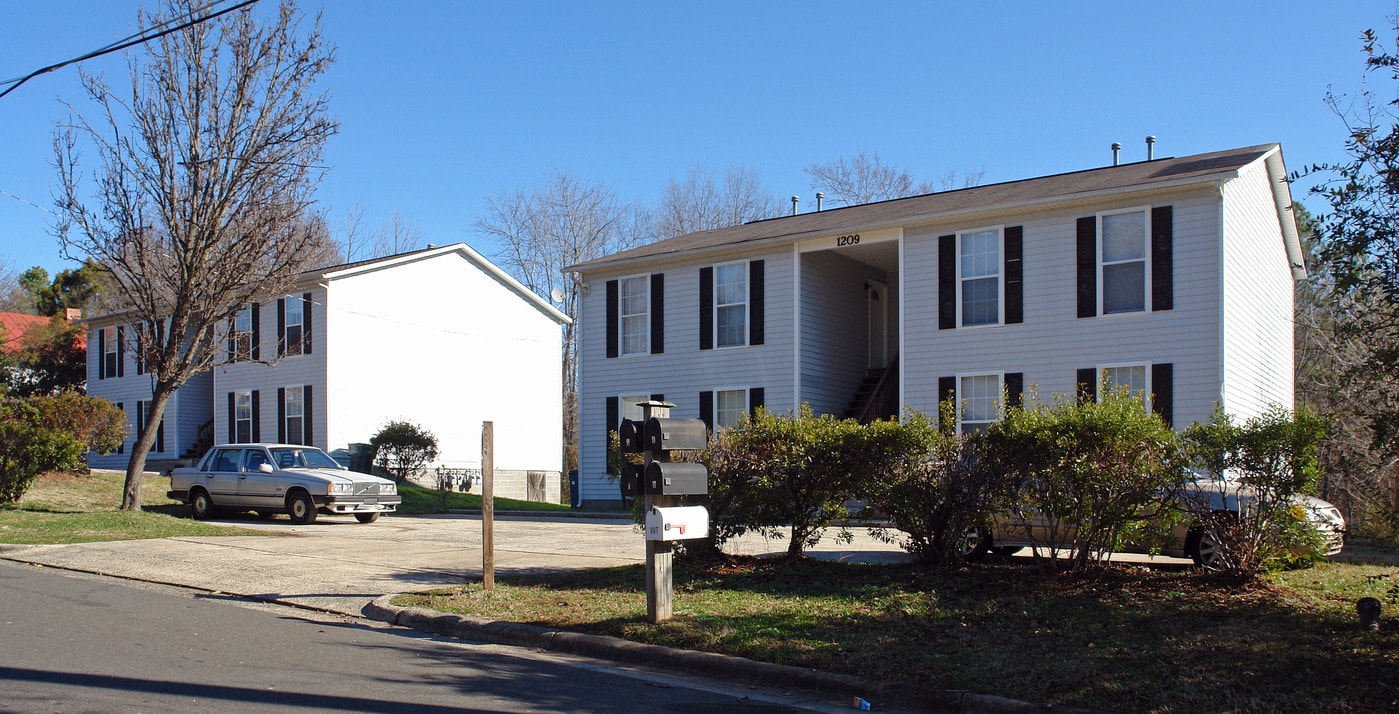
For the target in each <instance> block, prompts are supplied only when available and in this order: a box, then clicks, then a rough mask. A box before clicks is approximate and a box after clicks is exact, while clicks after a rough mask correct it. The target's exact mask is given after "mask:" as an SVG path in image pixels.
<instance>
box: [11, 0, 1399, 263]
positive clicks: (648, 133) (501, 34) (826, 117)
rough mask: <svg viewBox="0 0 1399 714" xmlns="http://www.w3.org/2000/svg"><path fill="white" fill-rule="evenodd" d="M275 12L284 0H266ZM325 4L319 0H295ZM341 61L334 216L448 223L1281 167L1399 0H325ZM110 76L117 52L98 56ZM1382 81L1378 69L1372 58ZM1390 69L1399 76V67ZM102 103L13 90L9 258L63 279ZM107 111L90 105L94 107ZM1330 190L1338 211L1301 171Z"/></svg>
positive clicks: (93, 19) (437, 230)
mask: <svg viewBox="0 0 1399 714" xmlns="http://www.w3.org/2000/svg"><path fill="white" fill-rule="evenodd" d="M140 4H141V3H140V2H139V1H138V0H100V1H99V0H46V1H45V2H42V3H40V2H11V3H7V5H8V7H6V10H5V22H4V23H3V24H0V79H9V78H12V77H17V76H20V75H23V74H26V73H28V72H29V71H32V70H34V69H37V68H38V67H41V66H44V65H48V64H52V63H54V62H57V61H61V60H65V59H69V58H70V57H73V56H76V55H80V54H83V53H85V52H87V51H90V50H93V49H96V48H97V47H100V46H102V45H105V44H107V43H109V42H111V41H113V40H115V39H117V38H120V37H123V36H125V35H127V34H129V33H130V32H132V31H133V30H134V28H135V16H136V8H137V7H138V6H139V5H140ZM258 7H259V10H258V11H259V12H263V13H270V12H272V11H274V10H275V7H276V0H262V2H261V3H260V4H259V6H258ZM302 7H303V8H305V9H308V10H312V11H314V10H315V9H317V8H320V7H322V6H321V5H316V4H312V3H307V2H303V5H302ZM323 8H324V24H323V27H324V31H325V34H326V36H327V37H328V38H329V40H330V41H331V42H332V43H334V44H335V45H336V46H337V48H338V50H337V52H338V61H337V63H336V64H335V65H334V67H333V68H332V69H331V71H330V72H329V74H328V75H327V76H326V78H325V82H324V86H325V88H326V89H328V90H329V91H330V92H331V95H332V99H331V107H332V110H333V112H334V113H335V115H336V117H337V118H338V119H339V120H340V122H341V132H340V134H339V135H338V136H336V137H334V138H333V139H332V140H331V143H330V145H329V147H328V151H327V160H328V163H329V164H330V165H331V166H332V167H333V169H332V170H331V172H330V173H329V174H328V175H327V177H326V180H325V182H324V183H323V185H322V188H321V190H320V192H319V199H320V201H321V203H322V204H323V205H324V207H325V208H327V209H328V210H329V212H330V214H331V217H332V219H334V218H336V217H337V216H338V215H341V214H342V213H343V211H344V210H345V209H346V208H347V207H348V206H350V205H352V204H357V205H359V206H361V207H362V208H363V209H364V211H365V219H366V221H367V222H368V223H369V224H370V225H371V226H373V225H377V224H382V223H385V222H386V221H387V220H388V218H389V216H390V214H391V213H392V212H393V211H395V210H397V211H399V212H401V213H402V214H403V216H404V217H405V218H407V219H408V220H409V221H410V222H411V223H413V224H414V225H415V226H416V227H417V228H418V229H419V230H420V231H421V232H422V234H423V238H424V240H425V241H429V242H434V243H437V244H445V243H451V242H455V241H465V242H467V243H469V244H471V245H472V246H473V247H475V248H477V249H478V250H480V251H482V252H484V253H486V254H487V255H490V254H492V253H494V252H495V249H496V247H495V246H494V245H492V244H490V243H489V242H487V241H485V240H484V239H483V238H482V237H480V236H478V235H476V234H475V233H474V232H473V231H472V228H471V226H472V223H473V222H474V221H475V220H476V219H477V218H478V217H480V216H481V215H482V212H483V210H484V208H483V207H484V198H485V197H487V196H491V195H494V194H496V193H497V192H499V191H501V190H503V189H516V188H526V187H530V186H533V185H534V184H536V183H538V182H539V181H540V180H541V179H543V178H545V177H546V176H547V175H549V174H550V173H552V172H553V171H555V170H561V171H567V172H569V173H572V174H574V175H575V176H577V177H579V178H582V179H586V180H590V181H601V182H604V183H606V184H608V185H609V186H611V187H612V188H613V190H615V191H616V193H617V194H618V195H619V196H620V197H622V198H623V199H625V200H632V199H636V200H640V201H642V202H643V203H646V204H653V203H654V202H655V201H656V200H657V199H658V198H659V196H660V194H661V192H662V191H663V190H664V187H665V185H666V182H667V180H669V179H672V178H676V179H679V178H683V177H684V175H685V173H686V171H687V170H688V169H689V168H690V167H691V166H694V165H697V164H704V165H708V166H710V167H712V168H714V169H715V170H716V171H722V169H723V168H725V167H727V166H730V165H734V164H742V165H744V166H746V167H747V168H749V169H752V170H756V171H757V172H758V173H759V174H760V175H761V177H762V179H763V182H764V183H765V184H766V185H767V186H768V187H769V188H770V189H771V190H772V192H773V193H775V194H777V195H778V196H781V197H784V199H785V197H788V196H791V195H794V194H795V195H800V196H802V199H803V200H802V204H801V205H802V210H810V209H811V208H813V207H814V203H815V201H814V198H813V194H814V191H813V190H812V189H811V188H810V184H809V179H808V177H807V176H806V175H805V174H804V173H803V172H802V167H803V166H805V165H807V164H808V163H811V162H815V161H829V160H832V159H835V158H837V157H839V156H841V155H846V156H850V155H853V154H854V153H856V152H858V151H860V150H865V151H873V152H877V153H878V154H879V155H880V157H881V158H882V159H884V161H885V162H887V163H890V164H894V165H898V166H902V167H905V168H907V169H909V170H910V171H911V172H912V173H913V174H914V175H915V176H916V177H919V178H934V177H936V176H940V175H943V174H945V173H946V172H947V171H949V170H955V171H958V172H966V171H984V172H985V174H984V178H983V183H992V182H998V181H1009V180H1015V179H1021V178H1027V177H1031V176H1037V175H1044V174H1052V173H1061V172H1065V171H1074V170H1078V169H1083V168H1090V167H1094V166H1101V165H1105V164H1107V163H1109V162H1110V160H1111V154H1110V150H1109V146H1110V144H1111V143H1112V142H1114V141H1120V142H1122V143H1123V145H1124V151H1123V159H1124V161H1135V160H1140V159H1142V158H1144V157H1145V147H1144V144H1143V139H1144V137H1146V136H1147V135H1148V134H1153V135H1155V136H1157V137H1158V143H1157V145H1156V155H1157V156H1158V157H1160V156H1180V155H1185V154H1192V153H1200V152H1206V151H1214V150H1218V149H1225V148H1232V147H1238V146H1248V145H1253V144H1260V143H1266V142H1273V141H1277V142H1281V143H1282V145H1283V152H1284V157H1285V159H1286V160H1287V163H1288V167H1289V169H1292V170H1296V169H1301V168H1303V167H1304V166H1306V165H1309V164H1312V163H1315V162H1323V161H1330V160H1336V159H1339V158H1342V156H1343V154H1342V150H1343V139H1344V129H1343V127H1342V125H1341V124H1340V122H1339V120H1338V119H1337V118H1336V117H1335V116H1334V115H1333V114H1331V112H1330V111H1329V110H1328V109H1327V108H1326V106H1325V105H1324V103H1323V97H1324V94H1325V92H1326V90H1327V87H1328V86H1334V87H1335V89H1337V90H1338V91H1342V92H1353V91H1354V90H1356V89H1357V88H1359V87H1360V85H1361V80H1362V60H1363V55H1362V53H1361V43H1360V40H1359V35H1360V32H1361V31H1362V30H1364V29H1365V28H1375V29H1376V30H1377V31H1378V32H1379V33H1380V35H1381V37H1384V36H1385V35H1388V36H1389V37H1390V38H1391V39H1392V38H1393V32H1392V31H1389V30H1387V29H1386V28H1388V27H1389V26H1390V17H1391V16H1392V15H1394V13H1395V11H1396V6H1395V2H1394V1H1393V0H1388V1H1375V0H1365V1H1357V2H1325V3H1323V2H1305V3H1304V2H1284V1H1281V0H1275V1H1272V2H1252V1H1240V2H1228V3H1218V2H1189V1H1181V2H1171V3H1138V2H1035V3H1030V2H1002V3H970V2H956V3H951V2H949V3H937V2H930V1H924V2H874V3H850V2H826V1H824V0H801V1H800V2H752V1H748V2H739V1H731V0H712V1H710V2H705V3H696V2H690V3H679V2H587V3H584V2H569V3H564V2H528V1H525V2H490V3H487V2H430V1H428V0H400V1H394V2H387V1H384V2H370V1H368V0H331V1H329V2H326V3H325V5H324V6H323ZM86 68H87V69H88V70H89V71H92V72H103V73H106V74H107V75H108V77H109V78H110V79H112V80H113V81H114V82H115V83H120V82H122V81H124V80H123V79H122V77H124V75H125V62H124V59H123V58H122V57H120V56H119V55H111V56H107V57H104V58H100V59H98V60H94V61H91V62H89V63H87V65H86ZM1376 79H1379V78H1378V77H1376ZM1375 86H1376V87H1377V88H1380V89H1382V90H1384V91H1387V92H1389V93H1390V94H1391V95H1392V94H1393V91H1394V90H1393V83H1392V82H1388V81H1386V82H1383V83H1380V82H1376V83H1375ZM60 99H65V100H68V101H71V102H73V103H74V104H75V105H76V107H77V108H78V109H79V110H80V111H83V112H88V113H91V112H92V111H93V108H92V107H90V106H89V105H87V104H86V103H85V102H84V100H83V96H82V94H81V92H80V89H79V87H78V83H77V72H76V70H75V69H74V68H72V67H69V68H66V69H63V70H59V71H58V72H55V73H51V74H48V75H44V76H41V77H38V78H36V79H33V80H31V81H30V82H29V83H27V84H26V85H24V86H23V87H21V88H19V89H18V90H16V91H15V92H13V93H11V94H10V95H9V96H6V97H5V98H3V99H0V261H9V262H10V263H11V264H12V265H13V266H14V267H16V268H18V269H21V270H22V269H24V268H27V267H29V266H31V265H43V266H44V267H45V268H47V269H48V270H49V272H50V273H51V274H52V273H54V272H57V271H58V270H61V269H63V268H66V267H71V266H72V264H71V263H69V262H67V261H65V260H63V259H62V258H61V257H60V256H59V253H58V248H57V245H56V243H55V241H54V239H53V237H52V236H51V233H50V231H51V227H52V225H53V222H54V219H53V216H52V215H50V214H49V213H47V212H46V211H44V210H41V208H36V207H35V206H34V205H30V204H31V203H32V204H37V205H38V206H40V207H42V208H51V207H52V204H53V200H52V196H53V187H54V184H55V171H54V169H53V167H52V148H51V141H52V127H53V125H54V123H55V122H57V121H60V120H62V119H63V118H65V117H66V116H67V114H68V109H67V108H66V107H65V106H64V105H63V104H62V103H61V102H60ZM93 116H95V114H93ZM1294 195H1295V196H1297V197H1300V198H1303V200H1304V203H1307V204H1308V206H1309V207H1310V208H1312V209H1313V211H1314V212H1315V211H1317V210H1318V209H1319V208H1320V206H1319V205H1318V204H1316V202H1315V201H1314V200H1313V199H1306V198H1305V196H1304V192H1302V191H1298V190H1294Z"/></svg>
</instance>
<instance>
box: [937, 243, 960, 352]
mask: <svg viewBox="0 0 1399 714" xmlns="http://www.w3.org/2000/svg"><path fill="white" fill-rule="evenodd" d="M956 326H957V236H955V235H950V236H939V237H938V329H939V330H951V329H952V328H954V327H956Z"/></svg>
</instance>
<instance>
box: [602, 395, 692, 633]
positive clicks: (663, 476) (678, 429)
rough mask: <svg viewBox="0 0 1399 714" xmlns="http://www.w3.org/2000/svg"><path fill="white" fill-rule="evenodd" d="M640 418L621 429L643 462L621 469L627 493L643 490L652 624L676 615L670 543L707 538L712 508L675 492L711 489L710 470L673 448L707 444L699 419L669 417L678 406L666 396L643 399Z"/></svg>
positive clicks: (648, 614) (624, 444)
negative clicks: (675, 459) (681, 458)
mask: <svg viewBox="0 0 1399 714" xmlns="http://www.w3.org/2000/svg"><path fill="white" fill-rule="evenodd" d="M640 406H641V410H642V414H643V417H642V421H641V422H640V423H637V422H632V421H625V420H624V421H623V422H622V424H621V425H620V429H619V431H618V434H619V435H620V437H621V441H622V450H623V451H629V452H633V453H635V452H637V451H642V452H644V453H645V464H644V465H643V466H634V465H629V466H628V467H626V468H624V469H623V470H622V478H623V486H622V488H623V492H624V493H626V492H627V491H628V490H629V489H630V491H631V492H632V493H634V494H635V493H640V494H644V495H645V501H644V502H643V503H644V506H645V509H646V510H645V513H646V619H647V620H649V621H650V622H652V623H659V622H664V621H666V620H669V619H670V618H671V615H672V608H671V583H672V565H673V550H672V548H671V542H672V541H676V540H682V539H688V538H707V537H709V513H708V512H707V511H705V509H704V507H703V506H690V507H685V508H676V507H674V503H675V497H676V496H683V495H689V494H705V493H708V492H709V474H708V472H707V471H706V470H705V468H704V466H702V465H700V464H689V463H672V462H671V461H670V451H671V450H677V449H684V450H689V449H703V448H705V447H706V446H707V445H708V443H707V442H708V438H709V432H708V429H707V428H706V427H705V425H704V422H702V421H700V420H699V419H671V418H670V410H671V408H672V407H674V406H675V405H674V404H672V403H670V402H663V401H646V402H642V403H641V404H640Z"/></svg>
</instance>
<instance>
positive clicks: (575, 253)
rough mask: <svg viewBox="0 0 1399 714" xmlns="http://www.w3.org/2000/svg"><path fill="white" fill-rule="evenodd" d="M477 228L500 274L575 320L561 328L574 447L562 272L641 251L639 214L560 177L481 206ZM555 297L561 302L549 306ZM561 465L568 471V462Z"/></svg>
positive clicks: (594, 188) (573, 338)
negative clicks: (493, 249)
mask: <svg viewBox="0 0 1399 714" xmlns="http://www.w3.org/2000/svg"><path fill="white" fill-rule="evenodd" d="M475 228H476V232H477V233H479V234H480V235H482V236H487V237H489V238H492V239H494V240H495V241H496V242H497V243H498V244H499V245H500V246H501V248H500V250H499V251H498V252H497V253H496V254H495V256H494V257H495V260H496V262H497V263H498V264H499V265H500V266H501V268H503V269H505V270H506V271H507V272H509V273H510V274H511V275H513V276H514V277H515V278H516V279H518V280H519V281H520V282H521V283H523V284H524V286H525V287H527V288H529V289H530V290H531V291H533V292H534V293H535V294H537V295H539V296H540V297H543V298H544V299H546V300H549V301H550V302H552V303H554V304H556V305H558V306H559V309H560V310H561V311H562V312H563V313H564V314H565V315H568V316H569V317H570V318H572V319H573V320H574V322H572V323H569V324H568V325H565V326H564V328H563V381H564V395H563V396H564V443H565V444H570V445H571V444H574V443H576V439H575V436H576V434H577V418H578V417H577V414H578V410H577V398H578V397H577V385H578V379H577V378H578V343H577V334H578V333H577V318H578V297H579V287H578V284H577V283H576V282H575V281H574V280H573V279H572V277H571V276H568V275H565V274H564V272H563V268H564V267H565V266H568V265H574V264H577V263H582V262H584V261H587V260H591V259H593V258H597V257H600V256H603V255H607V254H609V253H613V252H615V251H618V250H623V249H625V248H628V247H631V246H633V245H636V244H637V243H639V242H640V240H641V236H642V235H643V233H644V231H645V230H646V220H645V216H644V212H643V211H641V210H640V208H639V207H638V206H637V205H636V204H624V203H622V202H621V201H619V200H618V199H617V195H616V194H615V193H614V192H613V191H612V189H610V188H608V187H607V186H605V185H603V184H601V183H589V182H587V181H581V180H579V179H577V178H574V177H573V176H571V175H569V174H567V173H564V172H558V173H555V174H554V175H553V176H551V177H549V178H548V179H546V180H545V181H543V182H541V183H540V184H538V185H536V186H535V187H534V188H532V189H529V190H514V191H501V192H500V193H499V194H496V195H495V196H494V197H490V198H487V199H486V216H485V217H483V218H478V219H477V220H476V222H475ZM556 290H557V291H558V292H557V293H555V291H556ZM556 294H557V295H561V296H562V297H563V299H562V300H555V299H554V296H555V295H556ZM566 460H567V462H568V463H572V461H573V456H572V455H569V457H568V458H567V459H566Z"/></svg>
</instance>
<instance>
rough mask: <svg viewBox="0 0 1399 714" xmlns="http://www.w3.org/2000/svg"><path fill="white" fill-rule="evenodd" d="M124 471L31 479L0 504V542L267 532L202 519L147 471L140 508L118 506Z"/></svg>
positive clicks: (74, 540)
mask: <svg viewBox="0 0 1399 714" xmlns="http://www.w3.org/2000/svg"><path fill="white" fill-rule="evenodd" d="M125 480H126V477H125V475H124V474H119V473H110V472H94V473H92V474H91V475H86V474H73V473H60V472H54V473H49V474H44V475H43V476H40V477H39V478H38V479H35V481H34V485H33V486H31V487H30V489H29V491H27V492H26V493H25V494H24V496H22V497H21V498H20V499H19V502H18V503H15V504H10V505H6V506H0V543H16V544H21V543H22V544H51V543H85V542H90V541H101V540H136V539H140V538H169V537H173V536H216V535H272V534H270V533H267V532H264V531H255V530H251V529H245V528H233V527H229V526H219V525H213V524H210V523H202V522H200V521H195V520H192V519H191V518H190V517H189V509H188V508H186V507H185V506H184V505H183V504H181V503H179V502H178V501H172V500H170V499H168V498H166V497H165V491H166V490H167V489H168V488H169V487H170V481H169V479H166V478H164V477H162V476H157V475H155V474H148V475H147V476H146V477H145V479H144V480H143V481H142V482H141V510H140V511H122V510H120V509H118V508H117V506H118V505H120V504H121V492H122V485H123V483H124V482H125Z"/></svg>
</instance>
